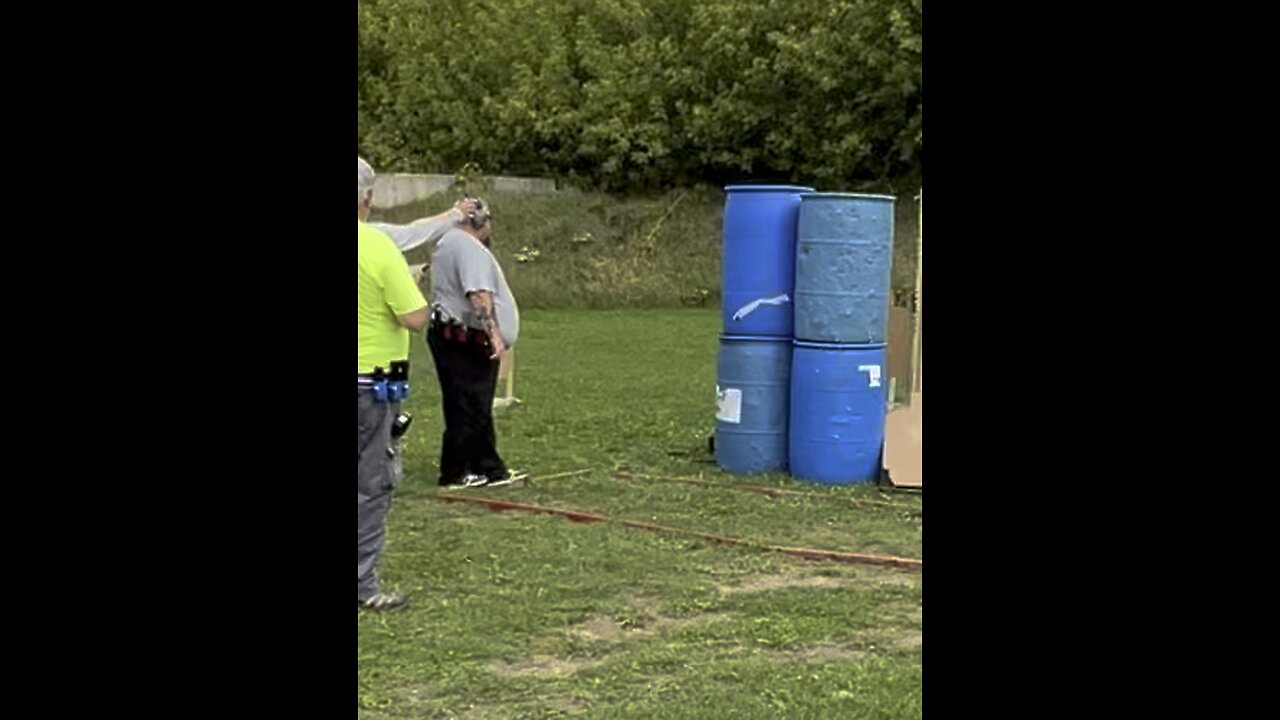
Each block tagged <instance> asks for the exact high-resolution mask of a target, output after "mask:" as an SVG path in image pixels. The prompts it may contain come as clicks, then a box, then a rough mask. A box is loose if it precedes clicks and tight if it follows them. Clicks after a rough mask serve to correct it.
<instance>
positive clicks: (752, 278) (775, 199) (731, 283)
mask: <svg viewBox="0 0 1280 720" xmlns="http://www.w3.org/2000/svg"><path fill="white" fill-rule="evenodd" d="M812 190H813V188H810V187H801V186H793V185H730V186H728V187H726V188H725V192H726V193H727V197H726V198H725V204H724V233H723V238H724V255H723V278H722V283H721V286H720V287H721V298H722V314H723V316H724V329H723V332H724V334H726V335H763V336H774V337H791V328H792V322H793V317H792V316H793V311H792V303H793V299H792V287H793V285H794V284H795V268H796V262H795V258H796V215H797V213H798V212H799V209H800V195H801V194H802V193H806V192H811V191H812Z"/></svg>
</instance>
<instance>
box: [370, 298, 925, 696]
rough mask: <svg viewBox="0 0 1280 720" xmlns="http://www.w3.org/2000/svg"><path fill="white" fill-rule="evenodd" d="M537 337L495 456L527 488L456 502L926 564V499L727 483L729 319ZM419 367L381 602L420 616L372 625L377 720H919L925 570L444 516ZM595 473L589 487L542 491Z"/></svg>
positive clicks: (541, 322)
mask: <svg viewBox="0 0 1280 720" xmlns="http://www.w3.org/2000/svg"><path fill="white" fill-rule="evenodd" d="M522 321H523V322H522V331H521V338H520V342H519V344H518V347H517V350H516V356H517V370H516V383H515V389H516V395H517V396H518V397H519V398H520V399H521V400H522V401H523V403H522V404H521V405H518V406H515V407H513V408H511V409H509V410H506V411H502V412H500V413H499V415H498V437H499V450H500V452H501V453H502V455H503V457H504V459H505V460H506V461H507V463H508V464H509V465H510V466H512V467H514V468H518V469H523V470H526V471H528V472H530V473H532V475H533V483H532V485H531V486H528V487H508V488H500V489H491V490H483V489H474V490H466V491H455V494H457V493H468V494H471V495H477V496H488V497H501V498H505V499H510V500H515V501H519V502H526V503H536V504H541V505H550V506H556V507H562V508H574V509H579V510H588V511H594V512H600V513H604V514H606V515H609V516H610V517H613V518H618V519H629V520H643V521H648V522H654V523H659V524H662V525H665V526H671V527H677V528H685V529H690V530H699V531H704V532H712V533H721V534H725V535H731V536H735V537H739V538H744V539H749V540H752V541H756V542H760V543H772V544H778V545H803V546H808V547H815V548H823V549H829V550H841V551H850V552H864V553H875V554H885V555H896V556H900V557H909V558H915V559H922V554H921V547H922V541H921V533H922V524H923V513H922V508H921V502H922V500H921V497H920V496H918V495H898V494H893V495H887V494H885V493H882V492H880V491H879V490H877V489H875V488H873V487H845V488H826V487H822V486H815V485H808V484H804V483H799V482H796V481H794V480H791V479H790V478H788V477H787V476H786V475H784V474H774V475H765V476H752V477H739V476H732V475H729V474H727V473H724V472H722V471H720V470H719V469H718V468H717V467H716V465H715V464H714V462H712V461H711V460H712V458H711V456H710V455H709V453H708V452H707V438H708V436H709V435H710V434H711V432H712V431H713V429H714V415H715V392H714V391H715V357H716V342H717V340H716V337H717V333H718V330H719V323H720V316H719V313H718V312H717V311H715V310H709V309H678V310H675V309H673V310H616V311H614V310H610V311H591V310H555V311H551V310H531V311H527V312H525V313H524V314H523V317H522ZM412 359H413V362H414V365H413V375H412V380H413V383H414V384H413V391H414V394H413V397H412V399H411V400H410V401H409V403H408V409H409V410H410V411H411V412H413V414H414V416H415V421H414V425H413V427H412V429H411V430H410V432H409V434H408V435H407V436H406V442H405V450H404V455H405V476H404V479H403V482H402V484H401V487H400V488H399V489H398V490H397V493H396V498H395V502H394V504H393V506H392V510H391V516H390V520H389V525H388V540H387V548H386V552H385V554H384V556H383V561H382V565H381V574H382V580H383V585H384V588H386V589H393V590H399V591H401V592H407V593H409V594H410V595H411V604H410V605H409V607H408V608H406V609H404V610H402V611H399V612H395V613H390V614H385V615H379V614H374V613H359V615H358V619H357V623H358V680H359V686H358V716H359V717H362V718H437V717H439V718H451V717H462V718H547V717H574V716H579V717H593V718H779V717H788V718H790V717H795V718H918V717H921V716H922V712H923V711H922V706H921V702H922V699H921V693H922V667H921V665H922V634H921V633H922V616H921V612H922V599H921V598H922V575H921V572H920V571H919V570H901V569H886V568H879V567H873V566H864V565H844V564H836V563H824V562H816V561H806V560H801V559H796V558H792V557H789V556H786V555H781V554H776V553H768V552H764V551H762V550H760V549H755V548H744V547H736V546H728V545H721V544H714V543H710V542H707V541H704V540H700V539H697V538H694V537H690V536H687V535H682V534H678V533H664V532H649V531H643V530H638V529H633V528H628V527H625V526H622V525H620V524H617V523H608V522H605V523H594V524H583V523H576V522H571V521H568V520H565V519H562V518H559V517H555V516H549V515H536V514H529V513H522V512H507V513H493V512H490V511H488V510H486V509H484V508H480V507H476V506H471V505H464V504H447V503H443V502H441V501H439V500H438V499H437V497H436V496H437V495H438V494H439V491H438V489H437V488H436V477H437V459H438V452H439V445H440V424H441V416H440V409H439V407H440V406H439V390H438V386H437V385H436V381H435V375H434V368H433V366H432V364H431V360H430V356H429V353H427V352H426V348H425V346H424V343H423V341H422V339H421V338H420V337H417V338H415V340H414V350H413V355H412ZM618 469H625V470H629V471H631V472H632V473H633V474H649V475H661V476H679V477H694V476H701V477H702V478H703V479H705V480H708V481H712V482H719V483H725V484H737V485H741V484H744V483H751V484H764V485H771V486H775V487H779V488H787V489H792V490H801V491H805V492H806V493H808V494H807V495H803V496H778V497H770V496H765V495H761V494H756V493H748V492H738V491H733V490H729V489H725V488H717V487H702V486H697V485H692V484H685V483H677V482H669V481H661V480H636V479H630V480H623V479H619V478H617V477H615V471H616V470H618ZM578 470H589V472H586V473H582V474H577V475H572V476H566V477H561V478H559V479H555V478H550V479H547V480H539V477H540V476H542V477H545V476H552V475H555V474H557V473H564V472H569V471H578Z"/></svg>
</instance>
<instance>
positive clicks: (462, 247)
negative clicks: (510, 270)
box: [427, 199, 520, 487]
mask: <svg viewBox="0 0 1280 720" xmlns="http://www.w3.org/2000/svg"><path fill="white" fill-rule="evenodd" d="M492 231H493V218H492V216H491V214H490V208H489V205H488V203H486V202H485V201H484V200H482V199H476V200H475V210H474V211H473V212H472V213H470V217H469V218H468V219H467V221H465V222H463V223H461V224H460V225H458V226H457V227H454V228H451V229H449V230H447V231H446V232H445V233H444V236H443V237H441V238H440V242H439V244H438V245H437V246H436V251H435V254H434V255H433V256H432V260H431V290H432V296H431V309H432V313H431V326H430V329H428V331H427V345H428V346H429V347H430V348H431V357H432V358H433V359H434V360H435V365H436V376H437V377H438V378H439V380H440V392H441V395H442V396H443V403H442V405H443V408H444V442H443V443H442V446H441V449H440V481H439V482H440V484H441V485H444V486H450V485H458V486H463V487H473V486H477V485H506V484H509V483H511V482H512V481H513V480H514V479H516V478H515V477H513V475H512V474H511V473H510V472H509V471H508V469H507V466H506V464H505V463H503V461H502V458H501V457H499V456H498V449H497V438H496V435H495V433H494V429H493V395H494V391H495V390H496V389H497V383H498V366H499V358H500V357H501V356H502V353H503V352H504V351H505V350H507V349H508V348H510V347H513V346H514V345H515V343H516V340H517V338H518V337H519V335H520V310H519V308H518V307H517V306H516V301H515V297H513V296H512V294H511V288H510V287H508V285H507V279H506V277H505V276H504V275H503V273H502V268H501V267H499V266H498V261H497V260H496V259H495V258H494V257H493V253H491V252H490V251H489V249H488V247H487V246H486V245H487V242H488V240H489V238H490V235H491V233H492Z"/></svg>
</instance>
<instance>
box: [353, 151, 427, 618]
mask: <svg viewBox="0 0 1280 720" xmlns="http://www.w3.org/2000/svg"><path fill="white" fill-rule="evenodd" d="M357 160H358V161H359V162H358V163H357V180H358V182H357V185H358V190H359V193H358V195H359V209H358V218H357V222H356V234H357V236H358V240H359V242H358V256H357V266H356V270H357V272H356V276H357V281H358V282H357V291H358V292H357V295H356V320H357V323H356V324H357V326H358V354H357V355H358V356H357V364H356V396H357V406H358V410H359V413H358V415H359V430H360V432H359V441H360V442H359V463H358V475H359V483H358V487H357V499H358V501H359V502H358V505H357V508H358V510H357V520H358V528H357V530H358V532H357V555H356V559H357V585H356V601H357V604H358V606H359V607H361V608H364V609H368V610H393V609H395V608H398V607H401V606H403V605H404V604H405V603H406V602H407V598H405V597H404V596H403V595H398V594H394V593H384V592H382V591H381V590H380V589H379V587H378V573H377V565H378V558H379V556H380V555H381V554H382V548H383V545H384V542H385V540H386V523H387V512H388V511H389V510H390V509H391V492H392V490H393V489H395V486H396V484H397V483H398V482H399V480H400V441H399V439H398V438H395V437H392V426H393V424H394V423H395V419H396V417H397V416H398V415H399V414H400V402H399V399H400V397H401V395H400V394H399V392H398V391H397V388H396V385H395V381H396V378H397V377H398V376H399V375H400V374H403V377H404V378H405V380H406V381H407V379H408V363H409V333H410V332H411V331H412V332H415V333H416V332H421V331H422V330H423V328H425V327H426V326H427V322H428V320H429V319H430V318H429V311H428V309H427V301H426V299H425V298H423V297H422V293H421V292H420V291H419V290H418V285H417V283H415V282H414V281H413V278H412V277H411V276H410V274H409V266H408V265H407V264H406V263H405V259H404V255H402V254H401V253H400V248H398V247H397V246H396V244H395V243H394V242H392V240H391V238H390V237H388V236H387V235H386V234H385V233H383V232H381V231H379V230H376V229H374V228H372V227H370V226H369V225H367V224H366V221H367V220H368V219H369V211H370V209H371V208H372V205H373V180H374V173H373V168H371V167H369V164H368V163H366V162H365V161H364V160H362V159H359V158H357ZM388 379H390V380H391V387H390V391H388V385H387V382H388Z"/></svg>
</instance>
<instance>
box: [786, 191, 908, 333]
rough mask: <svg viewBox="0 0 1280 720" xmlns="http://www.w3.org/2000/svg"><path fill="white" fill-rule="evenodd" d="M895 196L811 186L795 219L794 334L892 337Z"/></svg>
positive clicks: (801, 199) (801, 201) (802, 199)
mask: <svg viewBox="0 0 1280 720" xmlns="http://www.w3.org/2000/svg"><path fill="white" fill-rule="evenodd" d="M893 202H894V198H893V197H892V196H890V195H859V194H854V193H806V194H805V195H802V196H801V197H800V213H799V219H798V220H797V222H796V279H795V338H796V339H797V340H810V341H813V342H828V343H864V344H873V343H883V342H887V340H886V337H887V334H888V317H889V302H890V295H889V270H890V267H891V264H892V262H893Z"/></svg>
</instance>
